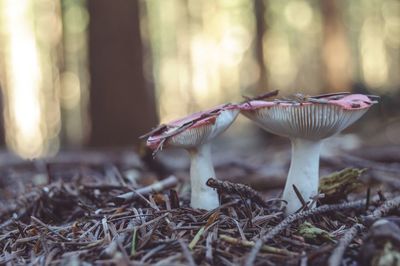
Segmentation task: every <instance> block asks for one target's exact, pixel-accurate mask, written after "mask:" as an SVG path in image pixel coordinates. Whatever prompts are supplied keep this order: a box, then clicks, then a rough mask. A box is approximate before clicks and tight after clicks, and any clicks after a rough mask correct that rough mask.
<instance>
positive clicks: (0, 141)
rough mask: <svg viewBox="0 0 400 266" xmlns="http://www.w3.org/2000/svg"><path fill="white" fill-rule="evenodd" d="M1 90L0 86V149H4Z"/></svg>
mask: <svg viewBox="0 0 400 266" xmlns="http://www.w3.org/2000/svg"><path fill="white" fill-rule="evenodd" d="M3 98H4V97H3V90H2V88H1V85H0V147H4V145H5V143H6V137H5V124H4V113H5V111H4V104H3Z"/></svg>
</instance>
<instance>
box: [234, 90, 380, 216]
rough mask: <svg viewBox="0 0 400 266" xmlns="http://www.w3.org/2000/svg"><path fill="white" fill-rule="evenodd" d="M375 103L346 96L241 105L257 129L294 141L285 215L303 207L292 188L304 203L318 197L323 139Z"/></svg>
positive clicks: (364, 98)
mask: <svg viewBox="0 0 400 266" xmlns="http://www.w3.org/2000/svg"><path fill="white" fill-rule="evenodd" d="M373 103H375V101H372V100H371V99H370V98H369V97H367V96H365V95H361V94H347V93H344V94H343V95H341V97H340V95H334V96H330V95H327V96H326V97H320V96H318V98H313V97H304V98H303V99H302V100H301V101H298V100H297V101H296V100H293V101H292V100H290V101H288V100H284V101H280V100H274V101H250V102H245V103H243V104H241V105H240V108H241V113H242V114H243V115H245V116H246V117H248V118H249V119H251V120H253V121H254V122H255V123H256V124H257V125H258V126H260V127H261V128H263V129H265V130H267V131H269V132H272V133H274V134H277V135H280V136H286V137H288V138H290V140H291V142H292V159H291V163H290V169H289V173H288V177H287V180H286V185H285V189H284V191H283V196H282V197H283V199H284V200H285V201H286V202H287V206H286V214H291V213H294V212H296V211H297V210H298V209H300V208H301V207H302V203H301V201H300V199H299V197H298V196H297V195H296V193H295V191H294V188H293V185H295V186H296V188H297V189H298V191H299V192H300V194H301V195H302V197H303V199H304V200H305V201H308V200H310V199H311V198H313V197H315V196H316V195H317V194H318V183H319V177H318V172H319V155H320V147H321V143H322V142H321V140H323V139H325V138H328V137H330V136H332V135H334V134H337V133H339V132H341V131H342V130H343V129H345V128H346V127H348V126H349V125H351V124H353V123H354V122H355V121H356V120H358V119H359V118H360V117H361V116H362V115H363V114H364V113H365V112H366V111H367V110H368V108H369V107H370V106H371V105H372V104H373ZM310 207H313V206H310Z"/></svg>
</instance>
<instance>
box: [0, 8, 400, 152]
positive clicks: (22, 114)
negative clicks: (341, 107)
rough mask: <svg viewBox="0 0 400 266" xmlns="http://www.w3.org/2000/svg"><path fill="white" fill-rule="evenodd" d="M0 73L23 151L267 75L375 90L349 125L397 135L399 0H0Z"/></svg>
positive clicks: (168, 111) (67, 142)
mask: <svg viewBox="0 0 400 266" xmlns="http://www.w3.org/2000/svg"><path fill="white" fill-rule="evenodd" d="M0 86H1V91H2V104H1V109H2V111H3V112H2V116H1V117H2V118H4V119H3V120H2V121H1V126H0V128H1V131H2V132H1V134H0V135H1V136H0V142H1V143H2V145H4V147H7V148H8V149H9V150H11V151H13V152H15V153H17V154H18V155H20V156H22V157H24V158H38V157H43V156H51V155H54V154H56V153H57V152H58V151H59V150H60V149H75V148H85V147H133V146H136V147H137V146H138V145H139V143H140V142H139V140H138V136H140V135H141V134H143V133H145V132H146V131H148V130H149V129H151V127H153V126H155V125H156V124H157V123H159V122H160V121H161V122H165V121H168V120H171V119H175V118H178V117H180V116H183V115H186V114H188V113H190V112H194V111H198V110H201V109H206V108H209V107H212V106H213V105H217V104H220V103H223V102H228V101H229V102H234V101H240V100H241V99H242V98H241V95H247V96H254V95H257V94H259V93H263V92H266V91H268V90H275V89H279V90H280V92H281V94H282V95H288V94H291V93H294V92H303V93H305V94H319V93H326V92H337V91H353V92H361V93H368V94H377V95H380V96H381V97H382V98H381V103H380V104H379V105H378V106H375V107H374V109H373V110H372V111H370V112H369V113H368V115H367V116H365V117H364V118H363V119H362V121H360V122H359V124H360V126H359V128H357V130H356V131H357V134H359V135H360V136H362V137H363V138H364V139H367V140H368V142H367V144H371V145H372V144H375V145H398V144H400V116H399V114H400V108H399V106H400V1H398V0H370V1H364V0H352V1H344V0H343V1H337V0H324V1H317V0H310V1H305V0H290V1H280V0H252V1H251V0H214V1H198V0H187V1H186V0H163V1H158V0H141V1H134V0H113V1H108V0H0ZM249 130H256V129H255V127H254V126H253V125H252V124H251V123H249V122H248V121H246V120H245V119H243V118H240V119H239V120H238V122H237V123H236V124H235V125H234V127H233V129H232V130H230V131H229V132H230V133H228V134H230V135H235V134H237V135H240V134H243V132H246V131H249ZM350 130H351V129H350ZM252 136H253V135H252ZM255 136H258V135H255ZM254 138H256V137H254Z"/></svg>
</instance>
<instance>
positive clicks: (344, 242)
mask: <svg viewBox="0 0 400 266" xmlns="http://www.w3.org/2000/svg"><path fill="white" fill-rule="evenodd" d="M364 228H365V227H364V225H362V224H358V223H357V224H355V225H353V226H352V227H351V228H350V229H349V230H347V232H346V233H345V234H344V235H343V237H342V238H341V239H340V240H339V243H338V245H337V246H336V248H335V249H334V250H333V252H332V255H331V256H330V257H329V260H328V265H329V266H339V265H340V264H341V262H342V258H343V254H344V252H345V250H346V248H347V246H348V245H349V244H350V243H351V241H353V239H354V238H355V237H356V236H357V234H358V233H359V232H361V231H362V230H364Z"/></svg>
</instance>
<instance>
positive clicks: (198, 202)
mask: <svg viewBox="0 0 400 266" xmlns="http://www.w3.org/2000/svg"><path fill="white" fill-rule="evenodd" d="M238 114H239V107H238V106H237V105H234V104H225V105H220V106H217V107H215V108H213V109H210V110H208V111H204V112H198V113H194V114H192V115H189V116H187V117H184V118H182V119H179V120H176V121H172V122H170V123H168V124H162V125H160V126H159V127H157V128H155V129H154V130H152V131H151V132H149V133H148V134H146V135H144V136H143V137H148V139H147V142H146V145H147V146H148V147H149V148H151V149H153V150H154V154H155V153H156V152H157V151H159V150H161V149H162V148H163V147H178V148H184V149H186V150H188V151H189V154H190V182H191V201H190V206H191V207H193V208H199V209H205V210H212V209H215V208H217V207H218V206H219V199H218V193H217V192H216V191H215V190H214V189H212V188H210V187H208V186H207V185H206V182H207V180H208V179H209V178H211V177H213V178H215V172H214V167H213V164H212V160H211V147H210V141H212V140H213V139H214V138H215V137H217V136H218V135H220V134H221V133H222V132H224V131H225V130H226V129H227V128H228V127H229V126H230V125H231V124H232V122H233V121H234V120H235V118H236V117H237V115H238Z"/></svg>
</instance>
